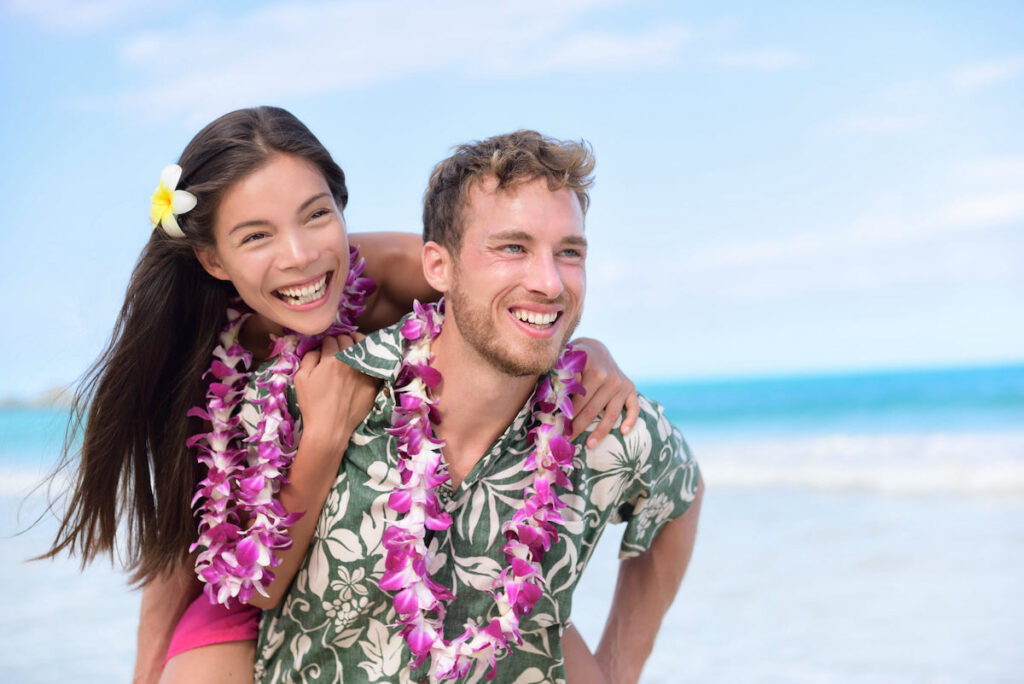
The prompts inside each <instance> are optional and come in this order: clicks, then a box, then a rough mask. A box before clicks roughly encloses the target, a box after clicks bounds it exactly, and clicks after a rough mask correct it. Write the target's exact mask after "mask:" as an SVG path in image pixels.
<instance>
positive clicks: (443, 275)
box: [423, 240, 452, 294]
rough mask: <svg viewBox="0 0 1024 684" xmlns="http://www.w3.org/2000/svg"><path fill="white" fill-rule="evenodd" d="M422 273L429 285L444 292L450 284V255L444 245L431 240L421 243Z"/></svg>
mask: <svg viewBox="0 0 1024 684" xmlns="http://www.w3.org/2000/svg"><path fill="white" fill-rule="evenodd" d="M423 275H424V277H425V278H426V279H427V283H428V284H429V285H430V287H432V288H434V289H435V290H437V291H438V292H440V293H441V294H446V293H447V292H448V289H449V287H450V286H451V277H452V255H451V253H450V252H449V251H448V249H447V248H446V247H443V246H441V245H439V244H438V243H436V242H434V241H433V240H431V241H430V242H426V243H424V244H423Z"/></svg>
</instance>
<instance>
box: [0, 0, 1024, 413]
mask: <svg viewBox="0 0 1024 684" xmlns="http://www.w3.org/2000/svg"><path fill="white" fill-rule="evenodd" d="M0 3H2V4H0V97H2V102H3V104H2V106H0V143H2V158H3V161H2V165H0V191H2V197H3V199H4V202H3V206H2V208H0V287H2V288H3V290H4V291H5V292H6V293H7V296H6V297H5V298H4V300H3V303H2V304H0V307H2V308H0V313H2V317H3V320H4V327H5V334H4V335H3V336H2V340H3V341H2V342H0V345H2V352H3V355H4V358H5V359H6V364H5V369H4V372H3V373H2V374H0V398H2V397H14V398H21V399H30V398H32V397H34V396H37V395H39V394H40V393H42V392H44V391H45V390H48V389H50V388H53V387H55V386H61V385H67V384H68V383H71V382H73V381H74V380H75V379H76V378H78V377H79V376H80V375H81V373H82V372H83V371H84V370H85V369H86V368H87V367H88V366H89V364H90V363H91V362H92V361H93V360H94V359H95V358H96V357H97V355H98V354H99V352H100V351H101V350H102V348H103V346H104V344H105V342H106V340H107V338H108V336H109V334H110V332H111V328H112V325H113V322H114V319H115V317H116V314H117V311H118V309H119V308H120V306H121V303H122V301H123V295H124V289H125V286H126V284H127V281H128V277H129V274H130V272H131V269H132V267H133V265H134V262H135V259H136V258H137V256H138V254H139V252H140V250H141V248H142V246H143V245H144V243H145V242H146V240H147V238H148V235H149V231H150V224H149V222H148V219H147V214H148V208H149V197H150V195H151V194H152V192H153V189H154V188H155V187H156V184H157V180H158V177H159V173H160V170H161V169H162V168H163V167H164V165H166V164H168V163H171V162H173V161H176V160H177V157H178V155H179V154H180V152H181V150H182V149H183V148H184V146H185V144H186V143H187V142H188V140H189V139H190V138H191V136H192V135H194V134H195V133H196V132H197V131H198V130H199V129H200V128H201V127H202V126H203V125H204V124H205V123H207V122H208V121H210V120H212V119H213V118H215V117H217V116H219V115H220V114H223V113H225V112H227V111H230V110H232V109H235V108H238V107H244V106H252V105H259V104H274V105H278V106H283V107H285V108H287V109H289V110H290V111H292V112H293V113H294V114H296V115H297V116H298V117H299V118H300V119H302V120H303V121H304V122H305V123H306V124H307V125H308V126H309V127H310V128H311V129H312V130H313V132H314V133H315V134H316V135H317V136H318V137H319V138H320V140H321V141H322V142H323V143H324V144H325V145H326V147H327V148H328V149H329V150H330V151H331V152H332V154H333V155H334V157H335V158H336V160H337V161H338V162H339V163H340V164H341V166H342V167H343V168H344V169H345V172H346V175H347V177H348V181H349V189H350V197H351V199H350V203H349V206H348V208H347V209H346V212H345V214H346V220H347V223H348V225H349V229H350V231H352V232H360V231H368V230H398V231H409V232H419V230H420V211H421V205H420V201H421V197H422V193H423V189H424V187H425V184H426V179H427V176H428V174H429V172H430V169H431V168H432V166H433V165H434V164H435V163H436V162H438V161H439V160H441V159H442V158H444V157H445V156H447V154H448V152H449V150H450V148H451V146H453V145H455V144H458V143H460V142H465V141H468V140H472V139H480V138H484V137H488V136H490V135H493V134H497V133H502V132H507V131H510V130H514V129H517V128H534V129H536V130H539V131H541V132H543V133H545V134H547V135H553V136H555V137H559V138H571V139H580V138H583V139H585V140H587V141H589V142H590V143H591V144H592V145H593V148H594V151H595V153H596V156H597V169H596V184H595V187H594V189H593V191H592V193H591V209H590V213H589V214H588V217H587V228H586V230H587V236H588V240H589V242H590V247H589V256H588V264H587V269H588V285H589V287H588V293H587V302H586V308H585V312H584V318H583V323H582V324H581V327H580V334H584V335H589V336H593V337H597V338H598V339H601V340H602V341H604V342H605V343H606V344H607V345H608V347H609V348H610V349H611V350H612V352H613V354H614V355H615V356H616V358H617V359H618V361H619V363H620V365H621V366H622V367H623V369H624V370H625V371H626V372H627V373H629V374H630V375H631V376H632V377H634V378H635V379H638V380H641V381H644V380H654V379H672V378H696V377H709V376H744V375H761V374H769V375H772V374H782V373H807V372H822V371H850V370H858V369H872V368H903V367H925V366H941V365H963V364H989V363H1000V362H1005V361H1020V360H1024V315H1022V314H1024V310H1022V309H1024V305H1022V302H1024V126H1022V124H1021V122H1024V4H1021V3H1019V2H985V3H965V2H929V3H925V2H899V1H895V2H865V3H821V2H786V3H761V2H732V3H711V2H705V3H696V2H673V3H668V2H647V1H644V0H639V1H633V2H617V1H614V0H568V1H565V2H557V3H552V2H546V1H545V2H541V1H540V0H520V1H518V2H515V3H492V2H476V1H470V0H467V1H465V2H445V1H439V2H430V3H424V2H419V1H416V0H380V1H373V2H368V1H364V2H223V3H206V2H201V1H199V0H194V1H193V0H179V1H178V2H175V3H144V2H131V1H128V0H93V1H91V2H75V1H74V0H0ZM173 296H174V293H168V297H173Z"/></svg>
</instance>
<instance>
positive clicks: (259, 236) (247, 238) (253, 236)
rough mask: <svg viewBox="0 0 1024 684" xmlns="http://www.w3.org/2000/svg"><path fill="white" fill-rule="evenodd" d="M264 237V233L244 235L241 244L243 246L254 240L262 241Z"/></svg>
mask: <svg viewBox="0 0 1024 684" xmlns="http://www.w3.org/2000/svg"><path fill="white" fill-rule="evenodd" d="M266 236H267V235H266V233H250V234H249V235H246V236H245V237H244V238H243V239H242V244H243V245H244V244H245V243H247V242H253V241H255V240H262V239H263V238H265V237H266Z"/></svg>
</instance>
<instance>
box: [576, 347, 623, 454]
mask: <svg viewBox="0 0 1024 684" xmlns="http://www.w3.org/2000/svg"><path fill="white" fill-rule="evenodd" d="M572 346H574V347H576V348H577V349H582V350H583V351H585V352H587V366H586V368H584V369H583V377H582V378H581V381H582V383H583V387H584V389H586V391H587V393H586V394H585V395H583V396H580V395H574V396H573V398H572V405H573V408H574V409H575V417H574V418H573V419H572V438H573V439H576V438H577V437H579V436H580V435H581V434H583V431H584V430H586V429H587V428H588V427H589V426H590V424H591V423H592V422H593V421H594V418H596V417H597V416H598V415H599V414H601V413H602V412H603V413H604V415H603V416H602V417H601V422H600V423H598V424H597V427H595V428H594V431H593V432H592V433H590V437H589V438H587V447H589V448H593V447H596V446H597V445H598V444H600V443H601V440H602V439H604V438H605V437H607V436H608V432H609V431H610V430H611V429H612V428H613V427H614V426H615V422H616V421H617V420H618V419H619V415H621V414H622V409H623V407H625V409H626V418H625V419H624V420H623V421H622V427H621V428H620V429H621V431H622V434H624V435H625V434H629V431H630V430H632V429H633V425H635V424H636V419H637V416H639V415H640V405H639V403H638V402H637V394H636V385H634V384H633V381H632V380H630V379H629V378H627V377H626V375H625V374H624V373H623V372H622V371H621V370H619V367H618V365H617V364H616V363H615V359H613V358H612V355H611V352H609V351H608V348H607V347H605V346H604V345H603V344H601V343H600V342H598V341H597V340H593V339H590V338H587V337H581V338H579V339H575V340H573V341H572Z"/></svg>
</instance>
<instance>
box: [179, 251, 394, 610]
mask: <svg viewBox="0 0 1024 684" xmlns="http://www.w3.org/2000/svg"><path fill="white" fill-rule="evenodd" d="M349 253H350V257H351V261H350V263H351V267H350V269H349V273H348V276H347V278H346V281H345V286H344V288H343V291H342V296H341V301H340V302H339V306H338V313H337V315H336V316H335V319H334V322H333V323H332V324H331V326H330V327H329V328H328V329H327V330H326V331H324V332H323V333H321V334H319V335H301V334H299V333H294V332H290V331H286V334H283V335H280V336H274V335H272V336H271V342H272V348H271V351H270V357H269V358H270V359H272V363H271V365H270V367H269V368H268V372H267V374H266V375H265V376H264V377H262V378H261V379H260V380H258V381H257V385H258V386H259V387H260V388H262V389H265V390H266V396H264V397H263V398H261V399H259V400H258V401H257V402H255V403H256V404H257V405H258V407H259V409H260V420H259V422H258V424H257V426H256V430H255V433H254V434H253V435H251V436H247V434H246V431H245V428H244V426H243V425H242V419H241V417H240V416H239V410H238V409H239V406H240V405H241V403H242V397H243V395H244V393H245V388H246V386H247V385H248V384H249V381H250V373H249V367H250V366H251V365H252V354H251V353H250V352H249V351H248V350H246V349H244V348H243V347H242V346H241V344H239V333H240V331H241V330H242V326H244V325H245V322H246V320H247V319H248V318H249V317H250V316H251V315H252V311H251V310H250V309H248V307H246V306H245V304H244V303H243V302H242V301H241V300H235V301H234V302H232V304H231V305H230V306H229V307H228V310H227V325H225V327H224V329H223V331H222V332H221V335H220V344H218V345H217V347H216V348H215V349H214V350H213V363H212V364H211V365H210V369H209V370H208V371H207V373H206V375H207V376H208V377H209V378H210V386H209V390H208V391H207V394H206V406H205V407H203V408H200V407H197V408H194V409H192V410H191V411H189V415H190V416H198V417H200V418H203V419H204V420H206V421H207V422H208V423H209V424H210V426H211V430H210V431H209V432H203V433H199V434H197V435H195V436H194V437H192V438H191V439H189V441H188V446H190V447H195V448H196V450H197V453H198V459H199V461H200V463H202V464H203V465H205V466H206V468H207V475H206V477H205V478H204V479H203V480H202V481H201V482H199V484H198V487H197V489H196V494H195V496H194V497H193V500H192V501H193V504H194V505H196V504H198V505H197V517H198V519H199V538H198V539H197V540H196V542H195V543H194V544H193V545H192V546H191V548H190V549H189V551H198V554H197V556H196V574H197V575H198V576H199V578H200V579H201V580H202V581H203V582H204V583H205V587H204V592H205V593H206V595H207V597H208V598H209V599H210V602H211V603H222V604H224V605H230V602H231V600H232V599H237V600H239V601H241V602H242V603H247V602H248V601H249V600H250V599H251V598H252V596H253V594H254V593H256V592H259V593H260V594H262V595H264V596H266V587H267V586H268V585H269V584H270V583H271V582H273V581H274V573H273V570H271V568H274V567H276V566H277V565H279V564H280V560H279V559H278V558H277V555H276V551H277V550H280V549H286V548H288V547H289V546H291V543H292V542H291V539H290V538H289V537H288V534H287V528H288V527H290V526H291V525H293V524H294V523H295V522H296V521H297V520H298V519H299V518H300V517H301V516H302V514H301V513H298V514H296V513H292V514H290V513H288V512H287V511H286V510H285V509H284V506H282V505H281V502H280V501H279V500H278V499H277V495H278V492H279V491H280V489H281V486H282V485H284V484H285V483H287V482H288V480H287V477H286V473H287V471H288V468H289V467H290V466H291V463H292V460H293V459H294V457H295V449H296V444H297V435H296V426H295V420H294V419H293V418H292V415H291V413H290V411H289V410H288V398H287V390H288V387H289V386H290V385H291V384H292V382H293V378H294V376H295V372H296V371H297V370H298V368H299V362H300V361H301V359H302V356H303V355H304V354H305V353H306V352H307V351H309V350H311V349H314V348H316V347H317V346H319V345H320V343H321V341H322V340H323V338H324V337H326V336H327V335H338V334H342V333H349V332H353V331H354V330H355V329H356V326H355V320H356V318H358V317H359V315H360V314H362V312H363V309H364V301H365V298H366V297H367V296H368V295H369V294H370V293H371V292H373V290H374V289H375V288H376V285H375V284H374V282H373V281H372V280H371V279H369V278H364V277H362V273H363V270H364V268H365V262H364V261H363V260H362V259H360V258H359V250H358V249H357V248H355V247H351V248H350V249H349ZM246 520H247V521H248V526H247V527H243V525H244V524H245V522H246Z"/></svg>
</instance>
